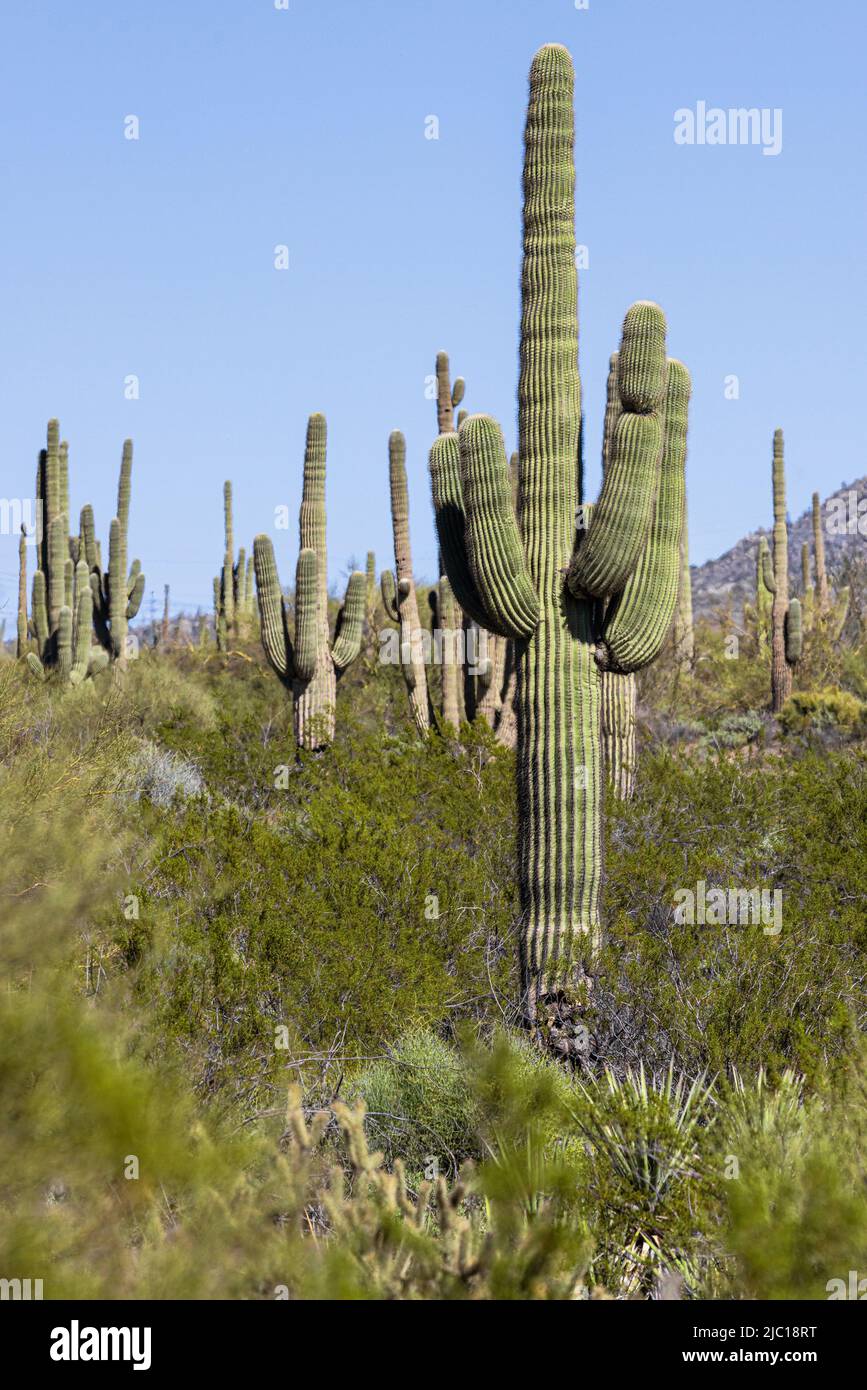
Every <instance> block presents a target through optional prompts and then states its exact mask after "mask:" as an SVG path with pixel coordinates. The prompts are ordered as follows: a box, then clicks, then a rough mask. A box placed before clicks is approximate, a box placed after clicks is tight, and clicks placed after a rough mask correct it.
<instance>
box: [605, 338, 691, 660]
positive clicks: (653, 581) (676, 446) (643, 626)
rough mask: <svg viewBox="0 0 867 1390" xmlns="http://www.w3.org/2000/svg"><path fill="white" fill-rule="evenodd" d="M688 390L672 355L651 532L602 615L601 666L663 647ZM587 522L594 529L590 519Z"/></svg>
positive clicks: (671, 597) (675, 570)
mask: <svg viewBox="0 0 867 1390" xmlns="http://www.w3.org/2000/svg"><path fill="white" fill-rule="evenodd" d="M689 396H690V379H689V372H688V371H687V369H686V367H684V365H683V363H682V362H677V361H674V360H672V361H671V362H669V366H668V379H667V385H666V392H665V407H664V417H663V419H664V435H665V443H664V447H663V452H662V462H661V466H660V475H659V490H658V494H657V497H656V501H655V503H654V509H653V518H652V521H651V526H650V534H649V536H648V539H647V544H646V546H645V548H644V550H643V551H642V553H641V555H640V557H639V560H638V564H637V565H636V567H635V570H634V571H633V573H632V574H631V575H630V577H629V579H628V580H627V581H626V585H625V587H624V589H623V592H622V594H619V595H618V596H617V598H616V599H615V600H614V602H613V603H612V604H611V605H610V607H609V609H608V612H607V613H606V615H605V622H604V624H603V628H602V637H601V641H600V643H599V647H598V648H597V656H596V659H597V661H598V662H599V665H600V666H601V668H602V669H603V670H606V669H612V670H615V671H623V672H629V671H638V670H640V669H641V668H642V667H644V666H647V665H649V663H650V662H651V661H654V660H655V659H656V657H657V656H658V655H659V653H660V652H661V650H662V647H663V643H664V642H665V638H666V636H667V634H668V630H669V627H670V626H671V621H672V618H673V617H674V611H675V608H676V606H677V598H678V592H679V586H680V538H681V527H682V525H683V516H684V502H685V495H686V483H685V463H686V427H687V411H688V406H689ZM594 519H595V511H594ZM590 525H591V529H592V526H593V521H591V523H590Z"/></svg>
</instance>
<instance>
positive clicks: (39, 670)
mask: <svg viewBox="0 0 867 1390" xmlns="http://www.w3.org/2000/svg"><path fill="white" fill-rule="evenodd" d="M24 659H25V661H26V662H27V665H28V667H29V668H30V670H31V671H32V672H33V674H34V676H37V677H38V678H39V680H41V681H44V680H45V667H44V666H43V665H42V662H41V661H40V660H39V657H38V656H37V655H36V653H35V652H26V653H25V657H24Z"/></svg>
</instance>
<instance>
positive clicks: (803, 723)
mask: <svg viewBox="0 0 867 1390" xmlns="http://www.w3.org/2000/svg"><path fill="white" fill-rule="evenodd" d="M779 719H780V723H781V725H782V727H783V728H784V729H785V730H786V731H787V732H788V733H803V732H805V731H806V730H807V729H811V728H812V729H819V730H823V729H839V730H841V731H842V732H844V733H848V734H854V735H858V734H864V733H867V704H865V702H864V701H863V700H859V699H858V698H857V696H855V695H852V694H850V693H849V691H847V690H838V689H835V688H833V687H832V688H826V689H820V690H796V691H795V692H794V694H793V695H791V696H790V698H789V699H788V701H787V702H786V705H785V707H784V708H783V710H782V711H781V713H780V715H779Z"/></svg>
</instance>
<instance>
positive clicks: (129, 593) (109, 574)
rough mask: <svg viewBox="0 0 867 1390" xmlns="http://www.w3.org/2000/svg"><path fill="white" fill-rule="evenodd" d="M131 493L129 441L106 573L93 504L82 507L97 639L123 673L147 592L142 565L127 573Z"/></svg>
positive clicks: (81, 525) (135, 563)
mask: <svg viewBox="0 0 867 1390" xmlns="http://www.w3.org/2000/svg"><path fill="white" fill-rule="evenodd" d="M131 492H132V440H131V439H125V440H124V444H123V455H122V458H121V464H120V477H119V479H118V485H117V515H116V516H114V517H113V518H112V521H111V525H110V527H109V533H108V569H107V570H106V571H105V572H104V573H103V569H102V551H101V548H100V545H99V542H98V541H97V539H96V529H95V526H94V521H93V508H92V507H91V506H90V505H87V506H85V507H82V510H81V518H80V527H81V546H82V548H83V555H84V559H85V560H86V562H87V568H88V571H89V574H90V588H91V593H92V595H93V626H94V629H95V631H96V638H97V641H98V642H99V644H100V646H101V647H102V649H103V650H104V651H105V652H106V654H107V655H108V657H109V658H110V659H111V660H113V661H114V662H115V663H116V665H117V668H118V669H119V670H123V668H124V666H125V665H126V659H127V632H128V623H129V620H130V618H134V617H135V616H136V614H137V613H138V610H139V608H140V606H141V601H142V597H143V595H144V591H145V577H144V575H143V574H142V572H141V564H140V562H139V561H138V560H133V562H132V564H131V565H130V567H129V571H127V556H128V540H127V537H128V532H129V504H130V496H131Z"/></svg>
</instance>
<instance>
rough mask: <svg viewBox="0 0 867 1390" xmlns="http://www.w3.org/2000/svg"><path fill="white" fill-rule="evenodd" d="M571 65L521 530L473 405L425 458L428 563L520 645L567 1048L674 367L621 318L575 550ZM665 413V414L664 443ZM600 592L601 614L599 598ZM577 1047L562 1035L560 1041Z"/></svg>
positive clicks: (595, 893)
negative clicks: (607, 737)
mask: <svg viewBox="0 0 867 1390" xmlns="http://www.w3.org/2000/svg"><path fill="white" fill-rule="evenodd" d="M573 91H574V73H573V69H572V62H571V59H570V57H569V54H568V52H567V51H566V49H565V48H562V47H560V46H558V45H550V46H547V47H545V48H543V49H542V50H541V51H540V52H539V53H538V54H537V55H536V58H535V59H534V61H533V66H532V69H531V73H530V100H529V109H528V114H527V124H526V134H525V159H524V255H523V273H522V281H521V288H522V313H521V352H520V363H521V369H520V383H519V393H518V412H519V429H520V448H519V455H520V506H519V513H520V523H518V522H517V521H516V519H515V514H514V511H513V508H512V500H511V489H510V486H509V472H508V466H507V463H506V455H505V449H504V446H503V440H502V435H501V433H500V430H499V427H498V426H497V425H496V423H495V422H494V421H493V420H490V419H488V418H486V417H483V416H471V417H470V418H469V419H467V420H466V421H465V422H464V424H463V425H462V426H461V428H460V431H459V433H458V435H457V436H456V435H454V434H447V435H441V436H440V437H439V439H438V440H437V441H436V442H435V444H434V446H433V449H432V451H431V479H432V487H433V497H434V506H435V509H436V515H437V529H438V533H439V540H440V546H441V549H442V554H443V562H444V564H445V567H446V571H447V573H448V575H449V578H450V580H451V583H452V587H453V589H454V591H455V597H456V598H457V600H458V602H459V603H460V604H461V607H462V608H463V609H464V610H465V611H466V612H468V613H469V614H470V615H471V616H472V617H474V618H475V619H476V621H479V622H482V623H484V625H485V626H486V627H488V628H489V629H490V630H492V631H494V632H498V633H500V634H501V635H502V636H505V637H509V638H511V639H512V640H513V641H514V642H515V649H516V660H517V668H518V688H517V697H516V698H517V708H518V759H517V766H518V792H519V798H518V800H519V882H520V891H521V903H522V924H523V926H522V942H521V956H522V967H523V976H524V985H525V997H526V1001H527V1006H528V1013H529V1014H530V1016H531V1017H535V1019H536V1022H537V1026H538V1027H540V1028H541V1030H542V1031H543V1032H544V1033H546V1036H548V1037H549V1038H551V1039H552V1040H553V1041H554V1043H555V1045H556V1046H557V1047H558V1049H559V1050H561V1051H562V1050H566V1051H568V1050H570V1046H571V1044H570V1043H569V1041H568V1039H566V1038H564V1036H563V1031H564V1020H568V1019H573V1020H574V1009H575V1006H576V1005H575V1000H574V989H575V985H576V983H577V981H578V978H579V976H580V974H581V967H582V965H583V966H584V967H585V968H586V966H588V965H592V959H593V953H594V949H595V947H596V946H597V945H598V942H599V939H600V921H599V887H600V878H601V869H602V847H601V841H602V825H601V813H600V807H601V762H602V758H601V748H600V694H601V692H600V683H601V682H600V672H601V671H602V670H617V671H621V672H628V671H634V670H637V669H638V668H639V667H641V666H643V665H646V664H647V663H648V662H650V661H652V660H653V659H654V658H655V657H656V656H657V655H658V654H659V651H660V650H661V647H662V644H663V641H664V640H665V637H666V635H667V633H668V629H669V627H670V624H671V620H672V617H673V615H674V609H675V604H676V602H677V592H678V578H679V548H680V532H681V526H682V521H683V499H684V454H685V426H686V405H687V398H688V375H687V373H686V370H685V368H683V367H682V366H681V365H680V364H679V363H675V362H672V363H670V364H669V365H668V370H667V372H666V357H665V320H664V317H663V314H662V311H661V310H660V309H659V308H658V307H657V306H656V305H655V304H646V303H641V304H635V305H633V306H632V308H631V309H630V310H629V311H628V313H627V315H626V319H625V322H624V325H623V337H622V341H621V346H620V354H619V360H618V384H619V393H620V407H621V413H620V417H619V419H618V422H617V425H616V428H615V431H614V436H613V439H612V446H611V456H610V462H609V467H608V469H607V471H606V476H605V479H604V482H603V487H602V493H601V496H600V500H599V502H598V503H597V505H596V507H595V508H594V509H593V513H592V516H591V519H590V523H589V526H588V527H587V529H586V531H584V532H583V533H581V536H580V538H579V540H580V543H578V544H577V545H576V529H575V517H576V508H577V505H578V503H579V501H580V500H581V486H582V484H581V479H580V478H579V477H578V472H579V469H578V466H577V461H578V460H579V457H580V455H579V432H580V428H581V393H580V382H579V377H578V317H577V276H576V269H575V225H574V224H575V216H574V213H575V207H574V200H575V170H574V164H573V142H574V116H573V110H572V101H573ZM663 410H665V411H666V413H667V415H668V417H669V419H670V422H671V424H670V429H669V430H668V432H667V438H668V445H667V447H666V449H665V450H664V451H663V450H662V442H663V438H664V430H663ZM602 598H609V599H610V600H612V601H610V602H609V604H608V607H607V610H606V613H605V617H604V620H603V621H602V623H601V626H600V624H599V623H598V620H597V616H596V610H597V601H598V600H599V599H602ZM573 1041H574V1040H573Z"/></svg>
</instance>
